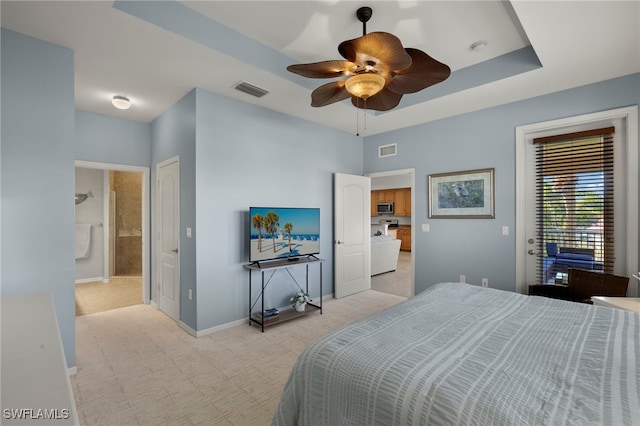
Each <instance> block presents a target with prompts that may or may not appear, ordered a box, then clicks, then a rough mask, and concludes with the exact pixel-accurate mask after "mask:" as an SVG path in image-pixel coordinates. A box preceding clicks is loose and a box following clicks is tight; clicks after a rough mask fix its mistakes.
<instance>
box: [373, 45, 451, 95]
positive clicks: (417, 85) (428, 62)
mask: <svg viewBox="0 0 640 426" xmlns="http://www.w3.org/2000/svg"><path fill="white" fill-rule="evenodd" d="M406 50H407V53H408V54H409V55H411V59H412V62H411V65H410V66H409V67H407V68H405V69H397V70H396V71H395V77H393V79H392V80H391V81H390V82H389V83H388V84H387V85H386V88H388V89H389V90H390V91H392V92H394V93H400V94H407V93H415V92H419V91H420V90H423V89H426V88H427V87H429V86H433V85H434V84H438V83H440V82H442V81H444V80H446V79H447V78H449V75H451V68H449V67H448V66H447V65H445V64H443V63H442V62H439V61H437V60H435V59H433V58H432V57H431V56H429V55H427V54H426V53H424V52H423V51H422V50H418V49H412V48H407V49H406Z"/></svg>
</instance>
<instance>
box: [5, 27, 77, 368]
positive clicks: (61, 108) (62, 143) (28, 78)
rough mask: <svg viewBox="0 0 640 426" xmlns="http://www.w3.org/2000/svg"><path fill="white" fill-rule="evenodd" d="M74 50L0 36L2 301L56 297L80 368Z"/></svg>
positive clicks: (70, 358) (68, 350) (69, 351)
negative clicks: (4, 298)
mask: <svg viewBox="0 0 640 426" xmlns="http://www.w3.org/2000/svg"><path fill="white" fill-rule="evenodd" d="M73 63H74V61H73V52H72V51H71V50H69V49H66V48H63V47H60V46H56V45H53V44H50V43H46V42H43V41H41V40H37V39H34V38H31V37H27V36H24V35H21V34H17V33H14V32H12V31H8V30H5V29H2V90H1V93H2V95H1V96H2V97H1V101H2V155H1V157H2V247H3V250H2V260H1V264H2V268H1V269H2V272H1V279H2V283H1V284H2V285H1V289H2V295H3V296H4V295H9V294H25V293H41V292H45V293H51V295H52V296H53V301H54V304H55V310H56V315H57V317H58V323H59V325H60V332H61V335H62V343H63V346H64V351H65V356H66V359H67V365H68V366H73V365H75V286H74V281H75V267H74V242H73V235H74V227H73V214H74V210H73V209H74V201H73V196H74V195H73V194H74V159H75V156H74V147H73V140H74V138H75V130H74V113H75V111H74V70H73Z"/></svg>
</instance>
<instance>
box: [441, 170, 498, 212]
mask: <svg viewBox="0 0 640 426" xmlns="http://www.w3.org/2000/svg"><path fill="white" fill-rule="evenodd" d="M494 192H495V169H493V168H491V169H477V170H467V171H462V172H452V173H437V174H432V175H429V218H432V219H439V218H454V219H494V218H495V211H494V209H495V194H494Z"/></svg>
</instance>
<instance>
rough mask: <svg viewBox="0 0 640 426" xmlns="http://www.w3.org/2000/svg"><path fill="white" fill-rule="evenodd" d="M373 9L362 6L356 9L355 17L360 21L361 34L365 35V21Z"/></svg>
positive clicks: (369, 17)
mask: <svg viewBox="0 0 640 426" xmlns="http://www.w3.org/2000/svg"><path fill="white" fill-rule="evenodd" d="M371 15H373V10H372V9H371V8H370V7H367V6H364V7H361V8H359V9H358V10H357V11H356V17H357V18H358V21H360V22H362V35H363V36H365V35H367V21H368V20H369V19H371Z"/></svg>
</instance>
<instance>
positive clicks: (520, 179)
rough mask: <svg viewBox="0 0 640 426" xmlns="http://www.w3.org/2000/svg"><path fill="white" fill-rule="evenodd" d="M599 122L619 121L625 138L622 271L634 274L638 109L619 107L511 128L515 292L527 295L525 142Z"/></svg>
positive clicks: (633, 292) (634, 293)
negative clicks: (514, 158) (625, 172)
mask: <svg viewBox="0 0 640 426" xmlns="http://www.w3.org/2000/svg"><path fill="white" fill-rule="evenodd" d="M601 121H620V122H621V128H622V130H623V132H624V134H625V136H626V141H625V149H626V152H625V155H626V159H627V164H626V168H627V174H626V185H627V191H626V194H624V198H625V199H626V203H627V206H626V211H625V216H626V224H625V228H626V240H627V241H626V259H625V262H626V269H625V275H626V276H628V277H630V278H631V274H635V273H636V272H637V271H638V106H631V107H623V108H617V109H612V110H608V111H601V112H596V113H592V114H584V115H579V116H575V117H568V118H562V119H558V120H551V121H546V122H541V123H534V124H529V125H524V126H518V127H516V129H515V143H516V146H515V149H516V235H515V240H516V276H515V279H516V292H518V293H522V294H527V288H528V287H527V283H526V278H525V272H526V269H525V263H526V256H527V254H526V251H527V245H526V238H527V236H526V231H525V218H526V212H525V192H526V176H525V169H526V167H525V166H526V143H527V141H528V140H531V138H533V137H538V136H542V135H543V134H545V133H546V134H547V135H548V134H550V133H552V132H559V133H561V132H564V131H565V130H563V129H566V128H568V127H574V126H581V125H582V126H584V125H587V124H589V123H597V122H601ZM632 281H633V278H631V279H630V281H629V282H630V286H629V288H630V290H629V295H630V296H631V297H637V296H638V285H640V283H634V282H632Z"/></svg>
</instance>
